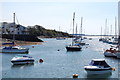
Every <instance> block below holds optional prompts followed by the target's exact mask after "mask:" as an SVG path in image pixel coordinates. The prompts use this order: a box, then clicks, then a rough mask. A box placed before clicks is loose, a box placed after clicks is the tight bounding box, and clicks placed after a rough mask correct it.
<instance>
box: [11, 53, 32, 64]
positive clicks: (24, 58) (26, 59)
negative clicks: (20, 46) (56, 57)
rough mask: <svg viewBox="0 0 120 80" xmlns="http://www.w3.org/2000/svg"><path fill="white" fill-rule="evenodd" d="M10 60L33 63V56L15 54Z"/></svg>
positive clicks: (19, 62)
mask: <svg viewBox="0 0 120 80" xmlns="http://www.w3.org/2000/svg"><path fill="white" fill-rule="evenodd" d="M11 62H12V63H13V64H33V63H34V58H32V57H31V56H26V55H25V56H21V55H18V56H15V57H13V58H12V60H11Z"/></svg>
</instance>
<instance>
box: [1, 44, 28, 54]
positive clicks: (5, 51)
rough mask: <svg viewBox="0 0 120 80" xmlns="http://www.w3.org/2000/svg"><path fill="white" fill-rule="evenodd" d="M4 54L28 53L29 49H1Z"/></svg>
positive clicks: (15, 47) (10, 47)
mask: <svg viewBox="0 0 120 80" xmlns="http://www.w3.org/2000/svg"><path fill="white" fill-rule="evenodd" d="M0 51H1V52H2V53H28V52H29V48H21V47H18V46H9V47H3V48H2V49H0Z"/></svg>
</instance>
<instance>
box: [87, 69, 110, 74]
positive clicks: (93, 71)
mask: <svg viewBox="0 0 120 80" xmlns="http://www.w3.org/2000/svg"><path fill="white" fill-rule="evenodd" d="M86 72H87V74H91V75H92V74H105V73H112V70H100V71H95V70H86Z"/></svg>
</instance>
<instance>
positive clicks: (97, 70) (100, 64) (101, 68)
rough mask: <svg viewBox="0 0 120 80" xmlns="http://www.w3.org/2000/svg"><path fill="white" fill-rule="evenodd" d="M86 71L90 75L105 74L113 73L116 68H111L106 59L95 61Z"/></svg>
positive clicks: (86, 67)
mask: <svg viewBox="0 0 120 80" xmlns="http://www.w3.org/2000/svg"><path fill="white" fill-rule="evenodd" d="M84 69H85V70H86V71H87V73H88V74H105V73H111V72H112V70H113V69H114V68H112V67H110V66H109V65H108V64H107V63H106V62H105V60H104V59H93V60H92V61H91V63H90V64H89V65H88V66H85V67H84ZM114 70H115V69H114Z"/></svg>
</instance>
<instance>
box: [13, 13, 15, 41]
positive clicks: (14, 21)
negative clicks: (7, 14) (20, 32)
mask: <svg viewBox="0 0 120 80" xmlns="http://www.w3.org/2000/svg"><path fill="white" fill-rule="evenodd" d="M13 28H14V29H13V30H14V32H13V42H14V41H15V13H13Z"/></svg>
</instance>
